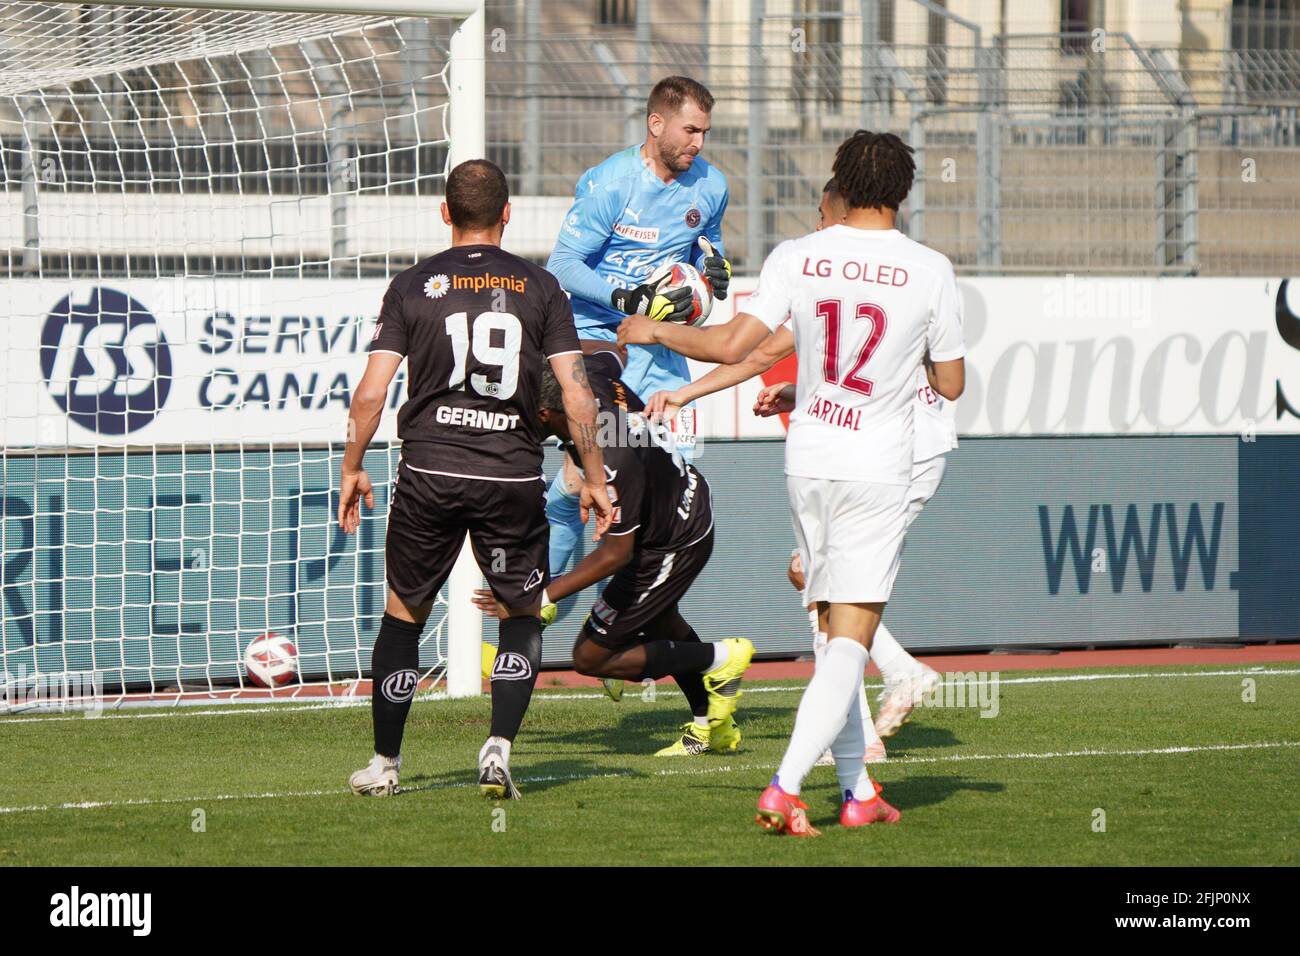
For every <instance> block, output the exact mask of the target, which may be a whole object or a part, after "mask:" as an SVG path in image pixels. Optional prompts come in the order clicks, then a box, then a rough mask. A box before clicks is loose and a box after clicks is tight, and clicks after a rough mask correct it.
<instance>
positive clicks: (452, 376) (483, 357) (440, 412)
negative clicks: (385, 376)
mask: <svg viewBox="0 0 1300 956" xmlns="http://www.w3.org/2000/svg"><path fill="white" fill-rule="evenodd" d="M370 351H371V352H391V353H393V354H395V355H401V356H405V357H406V359H407V376H408V382H407V396H408V397H407V400H406V403H405V404H404V405H403V406H402V408H401V411H399V412H398V415H397V434H398V437H400V438H401V439H402V460H403V461H405V462H406V464H407V465H408V466H409V467H411V468H414V469H416V470H417V471H425V472H431V473H433V474H439V475H450V476H452V477H457V478H483V479H488V480H494V481H525V480H527V481H537V480H538V478H539V477H540V476H541V473H542V449H541V440H542V437H543V436H542V426H541V422H540V421H539V419H538V392H539V390H540V388H541V383H542V362H543V361H546V360H548V359H550V358H552V357H554V356H556V355H563V354H566V353H575V354H581V349H580V348H579V346H578V333H577V330H576V329H575V328H574V325H573V312H572V310H571V309H570V307H569V299H568V296H566V295H565V294H564V290H563V289H561V288H560V284H559V282H558V281H557V280H556V279H555V277H554V276H552V275H551V274H550V273H549V272H547V271H546V270H545V269H542V268H541V267H539V266H535V265H533V264H532V263H530V262H528V261H526V260H524V259H521V258H519V257H518V256H514V255H511V254H510V253H508V252H504V251H502V250H501V249H500V248H498V247H497V246H491V245H470V246H453V247H452V248H450V249H448V250H446V251H445V252H442V253H439V254H438V255H436V256H432V257H430V258H428V259H425V260H424V261H422V262H419V263H417V264H416V265H415V266H413V267H412V268H410V269H407V270H406V271H405V272H403V273H402V274H401V275H399V276H397V277H396V278H394V279H393V281H392V283H391V284H390V285H389V287H388V291H387V293H386V294H385V295H384V304H383V307H382V308H381V309H380V313H379V322H378V324H377V325H376V327H375V335H374V339H373V340H372V341H371V344H370Z"/></svg>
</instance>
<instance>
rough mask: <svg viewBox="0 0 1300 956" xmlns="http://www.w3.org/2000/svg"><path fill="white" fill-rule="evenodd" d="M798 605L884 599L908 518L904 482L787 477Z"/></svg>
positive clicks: (907, 492) (895, 571)
mask: <svg viewBox="0 0 1300 956" xmlns="http://www.w3.org/2000/svg"><path fill="white" fill-rule="evenodd" d="M785 482H786V490H787V491H788V492H789V495H790V516H791V518H792V520H793V523H794V536H795V541H796V543H797V544H798V545H799V551H800V552H801V553H802V555H803V559H804V561H803V567H804V591H803V603H804V604H805V605H808V604H810V603H812V602H813V601H833V602H835V603H838V604H860V603H869V602H874V601H888V600H889V595H890V592H891V591H892V590H893V588H894V578H895V577H897V576H898V565H899V559H900V557H901V556H902V551H903V537H904V535H905V534H906V532H907V525H908V522H909V518H908V514H909V501H908V499H909V495H910V486H907V485H885V484H877V483H875V482H868V481H832V480H829V479H826V478H800V477H798V476H795V475H787V476H786V479H785Z"/></svg>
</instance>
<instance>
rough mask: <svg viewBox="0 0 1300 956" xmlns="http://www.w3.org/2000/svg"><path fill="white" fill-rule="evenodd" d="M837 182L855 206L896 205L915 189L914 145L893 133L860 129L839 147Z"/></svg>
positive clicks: (893, 208) (836, 164)
mask: <svg viewBox="0 0 1300 956" xmlns="http://www.w3.org/2000/svg"><path fill="white" fill-rule="evenodd" d="M831 168H832V170H834V172H835V183H836V185H837V186H838V187H839V192H840V195H842V196H843V197H844V200H845V202H847V203H848V204H849V208H851V209H892V210H894V211H895V212H897V211H898V207H899V206H900V205H901V204H902V202H903V200H904V199H906V198H907V194H908V192H910V191H911V189H912V177H913V176H914V175H915V174H916V163H915V162H913V161H912V147H910V146H908V145H907V144H906V143H904V142H903V141H902V140H901V139H899V138H898V137H897V136H895V135H894V134H893V133H872V132H870V131H868V130H865V129H860V130H858V131H857V132H856V133H854V134H853V135H852V136H850V137H849V138H848V139H846V140H845V141H844V142H843V143H841V144H840V148H839V149H838V150H836V151H835V163H834V165H833V166H832V167H831Z"/></svg>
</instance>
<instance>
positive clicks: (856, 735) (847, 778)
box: [831, 682, 876, 800]
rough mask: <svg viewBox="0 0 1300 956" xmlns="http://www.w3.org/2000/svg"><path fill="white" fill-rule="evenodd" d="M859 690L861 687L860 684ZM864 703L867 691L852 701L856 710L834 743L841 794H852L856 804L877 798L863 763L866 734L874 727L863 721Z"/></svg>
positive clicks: (832, 743) (853, 708) (867, 721)
mask: <svg viewBox="0 0 1300 956" xmlns="http://www.w3.org/2000/svg"><path fill="white" fill-rule="evenodd" d="M858 686H859V687H861V686H862V684H861V682H859V684H858ZM864 703H866V691H863V692H862V693H861V694H858V695H857V696H855V697H854V698H853V706H852V707H850V708H849V717H848V720H846V721H844V729H843V730H841V731H840V732H839V734H838V735H836V737H835V739H834V740H833V741H831V756H833V757H834V758H835V776H837V777H839V779H840V794H841V795H843V794H844V793H851V794H853V799H854V800H870V799H871V798H872V797H874V796H875V795H876V791H875V789H874V788H873V787H872V786H871V778H870V777H868V776H867V767H866V764H864V763H863V762H862V755H863V753H864V752H865V750H866V746H867V743H866V738H865V737H864V731H865V730H866V728H867V726H868V725H869V724H870V723H871V720H870V718H867V719H866V720H864V719H863V717H862V706H863V704H864ZM874 732H875V728H872V733H874Z"/></svg>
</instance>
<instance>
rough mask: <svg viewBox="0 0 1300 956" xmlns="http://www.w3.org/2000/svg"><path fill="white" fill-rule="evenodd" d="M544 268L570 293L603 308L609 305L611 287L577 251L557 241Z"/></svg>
mask: <svg viewBox="0 0 1300 956" xmlns="http://www.w3.org/2000/svg"><path fill="white" fill-rule="evenodd" d="M546 268H547V270H548V271H549V272H550V273H551V275H553V276H555V278H557V279H559V280H560V285H561V286H563V287H564V291H566V292H568V293H569V294H570V295H576V296H581V297H582V298H584V299H586V300H587V301H588V302H595V303H596V304H597V305H603V306H604V307H605V308H609V307H610V306H609V297H610V293H611V292H612V289H613V287H612V286H610V285H609V284H608V283H607V282H605V280H604V279H602V278H601V277H600V276H598V275H597V274H596V271H595V270H594V269H592V268H591V266H589V265H587V263H586V262H585V261H584V259H583V257H582V256H580V255H579V254H578V253H576V252H574V251H573V250H571V249H567V248H565V247H564V245H562V244H559V243H557V244H556V246H555V249H554V251H553V252H552V253H551V258H550V261H548V262H547V263H546Z"/></svg>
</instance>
